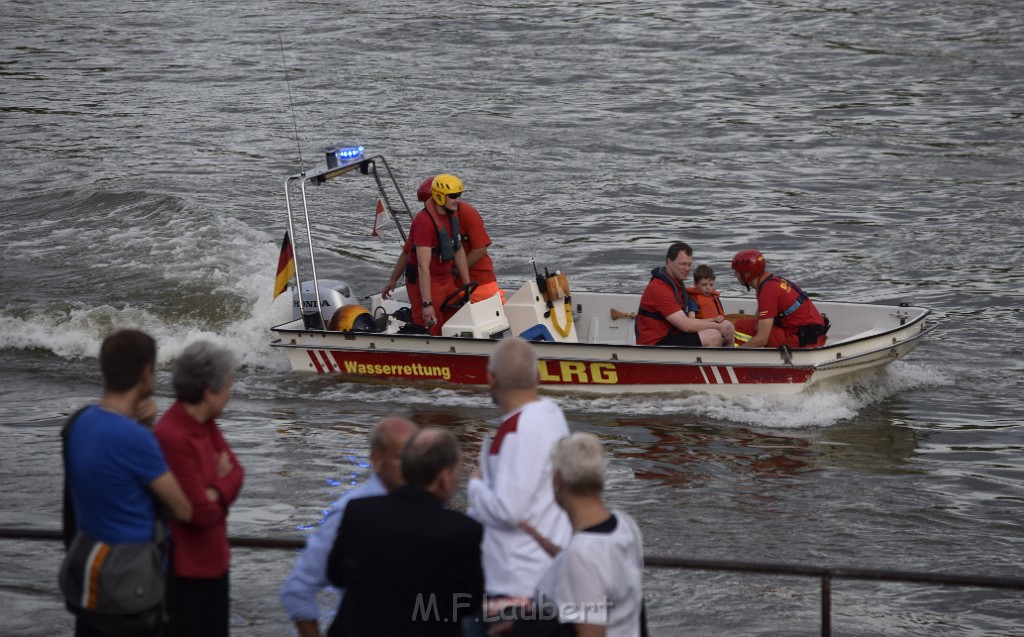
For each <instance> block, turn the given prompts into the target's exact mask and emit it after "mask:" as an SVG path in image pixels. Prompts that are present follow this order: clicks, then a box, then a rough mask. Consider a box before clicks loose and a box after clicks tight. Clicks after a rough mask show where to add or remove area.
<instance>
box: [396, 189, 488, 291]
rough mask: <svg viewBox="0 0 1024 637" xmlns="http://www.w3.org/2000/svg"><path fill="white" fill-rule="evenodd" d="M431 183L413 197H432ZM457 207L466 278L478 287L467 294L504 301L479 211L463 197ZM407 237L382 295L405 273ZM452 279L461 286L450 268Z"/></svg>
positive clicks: (407, 248) (407, 247)
mask: <svg viewBox="0 0 1024 637" xmlns="http://www.w3.org/2000/svg"><path fill="white" fill-rule="evenodd" d="M433 185H434V177H427V178H426V179H424V180H423V183H421V184H420V187H419V188H417V189H416V198H417V199H419V200H420V201H423V202H426V201H427V200H429V199H430V198H431V187H432V186H433ZM458 204H459V207H458V210H457V211H456V213H455V214H456V215H458V218H459V231H460V232H459V234H460V235H461V238H462V249H463V250H464V251H465V252H466V263H467V265H468V266H469V279H470V280H471V281H476V283H477V287H476V289H475V290H473V292H472V296H471V297H470V299H469V300H470V302H471V303H477V302H479V301H483V300H484V299H489V298H491V297H492V296H494V295H495V294H498V295H500V296H501V302H502V303H504V302H505V291H504V290H502V289H501V288H500V287H499V286H498V277H497V276H495V274H494V262H493V261H491V256H490V255H489V254H487V246H489V245H491V237H490V235H488V234H487V229H486V228H484V221H483V218H482V217H481V216H480V212H479V211H477V209H476V208H475V207H474V206H473V205H471V204H470V203H469V202H467V201H465V200H459V202H458ZM409 247H410V243H409V241H408V240H406V242H405V246H404V247H403V248H402V254H400V255H399V256H398V261H397V262H396V263H395V267H394V269H393V270H392V271H391V278H389V279H388V282H387V283H386V284H384V288H383V289H382V290H381V293H380V294H381V298H385V299H386V298H388V296H389V295H390V294H391V291H392V290H394V289H395V286H397V285H398V279H400V278H401V277H402V275H403V274H405V265H406V254H407V253H408V251H409ZM452 278H453V279H455V285H457V286H458V285H460V283H459V281H458V272H457V271H456V270H454V269H453V270H452Z"/></svg>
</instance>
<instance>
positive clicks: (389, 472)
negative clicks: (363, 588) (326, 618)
mask: <svg viewBox="0 0 1024 637" xmlns="http://www.w3.org/2000/svg"><path fill="white" fill-rule="evenodd" d="M416 430H417V427H416V425H415V424H413V423H411V422H409V421H408V420H405V419H404V418H397V417H388V418H384V419H382V420H381V421H380V422H378V423H377V424H376V425H374V427H373V429H372V430H371V431H370V462H371V463H372V464H373V474H372V475H371V476H370V479H369V480H367V481H366V482H364V483H363V484H362V485H360V486H359V487H357V488H356V489H354V490H352V491H349V492H348V493H346V494H345V495H344V496H342V497H341V498H339V499H338V500H337V501H336V502H335V503H334V504H333V505H331V509H330V511H329V512H328V513H327V517H326V518H325V519H324V521H323V524H321V526H320V529H319V530H318V531H317V532H316V533H315V534H314V535H311V536H310V537H309V539H308V540H307V541H306V549H305V550H304V551H303V552H302V553H301V554H300V555H299V558H298V559H297V560H296V561H295V566H294V567H292V571H291V573H289V574H288V578H287V579H285V581H284V584H283V585H282V586H281V592H280V599H281V604H282V605H284V608H285V610H287V611H288V618H289V619H291V620H292V621H293V622H295V627H296V629H298V632H299V636H300V637H320V635H321V633H320V626H319V620H320V606H319V605H318V604H317V601H316V598H317V594H318V593H319V592H320V591H321V590H322V589H324V588H327V587H328V586H330V585H331V584H330V582H328V581H327V558H328V556H329V555H330V554H331V547H333V546H334V540H335V537H336V536H337V535H338V528H339V527H340V526H341V518H342V516H343V515H344V513H345V507H346V506H347V505H348V503H349V501H351V500H354V499H357V498H368V497H371V496H378V495H385V494H387V493H390V492H391V491H394V490H395V489H396V488H398V487H400V486H402V484H403V482H404V481H403V480H402V461H401V457H402V449H403V448H404V447H405V443H406V442H408V440H409V438H410V437H412V435H413V433H415V432H416ZM339 593H340V594H341V595H344V591H339ZM338 601H339V603H340V601H341V600H340V599H339V600H338Z"/></svg>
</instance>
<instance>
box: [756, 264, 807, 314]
mask: <svg viewBox="0 0 1024 637" xmlns="http://www.w3.org/2000/svg"><path fill="white" fill-rule="evenodd" d="M769 281H778V282H779V283H782V284H784V285H788V286H789V287H790V288H791V289H792V290H793V291H794V292H796V294H797V297H796V301H793V304H792V305H790V306H789V307H788V308H786V309H785V310H783V311H781V312H779V313H778V314H776V315H775V320H774V321H773V324H774V325H775V326H776V327H783V324H782V319H784V318H786V317H787V316H789V315H790V314H792V313H793V312H796V311H797V310H799V309H800V306H801V305H803V304H804V301H806V300H807V295H806V294H805V293H804V291H803V290H801V289H800V286H799V285H797V284H796V283H793V282H792V281H789V280H787V279H784V278H782V277H781V276H775V275H774V274H772V275H770V276H769V277H768V278H767V279H765V280H764V281H761V283H760V284H759V285H758V286H757V294H761V288H763V287H764V284H765V283H767V282H769Z"/></svg>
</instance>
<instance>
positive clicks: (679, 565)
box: [0, 527, 1024, 637]
mask: <svg viewBox="0 0 1024 637" xmlns="http://www.w3.org/2000/svg"><path fill="white" fill-rule="evenodd" d="M0 539H8V540H42V541H59V540H62V539H63V535H62V533H61V531H59V530H47V529H19V528H3V527H0ZM228 542H229V543H230V544H231V546H233V547H236V548H252V549H286V550H297V549H301V548H303V547H305V545H306V541H305V540H304V539H291V538H261V537H239V536H232V537H229V538H228ZM644 567H646V568H666V569H677V570H701V571H732V572H737V573H746V574H762V575H784V576H798V577H811V578H817V579H818V580H819V581H820V586H821V635H822V637H831V635H832V582H833V581H834V580H861V581H874V582H899V583H904V584H924V585H935V586H962V587H981V588H999V589H1010V590H1018V591H1024V578H1021V577H993V576H987V575H961V574H953V573H923V572H917V571H895V570H885V569H863V568H847V567H834V566H808V565H801V564H775V563H764V562H742V561H728V560H698V559H688V558H678V557H660V556H654V555H647V556H645V557H644Z"/></svg>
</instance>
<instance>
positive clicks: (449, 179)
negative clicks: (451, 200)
mask: <svg viewBox="0 0 1024 637" xmlns="http://www.w3.org/2000/svg"><path fill="white" fill-rule="evenodd" d="M430 194H431V196H433V197H434V203H436V204H437V205H439V206H443V205H444V204H445V202H447V201H448V195H461V194H462V181H461V180H460V179H459V178H458V177H456V176H455V175H448V174H444V175H438V176H437V177H434V183H433V184H431V186H430Z"/></svg>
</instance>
